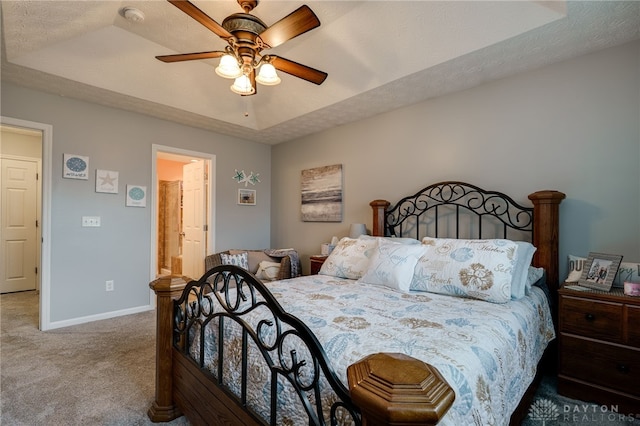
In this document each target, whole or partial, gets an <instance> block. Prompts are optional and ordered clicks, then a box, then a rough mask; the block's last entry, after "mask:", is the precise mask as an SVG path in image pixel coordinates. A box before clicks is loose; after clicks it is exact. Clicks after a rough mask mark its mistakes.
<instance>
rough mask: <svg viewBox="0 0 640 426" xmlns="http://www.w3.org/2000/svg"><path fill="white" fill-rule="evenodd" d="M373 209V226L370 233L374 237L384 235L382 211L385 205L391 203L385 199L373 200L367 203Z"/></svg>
mask: <svg viewBox="0 0 640 426" xmlns="http://www.w3.org/2000/svg"><path fill="white" fill-rule="evenodd" d="M369 205H370V206H371V208H372V209H373V226H372V228H371V235H373V236H374V237H384V236H385V235H384V213H385V212H386V211H387V207H389V206H390V205H391V203H390V202H388V201H387V200H373V201H372V202H370V203H369Z"/></svg>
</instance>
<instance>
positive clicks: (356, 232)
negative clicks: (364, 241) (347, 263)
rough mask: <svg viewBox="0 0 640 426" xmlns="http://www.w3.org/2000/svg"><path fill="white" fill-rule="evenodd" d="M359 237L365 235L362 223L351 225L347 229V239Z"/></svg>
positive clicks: (365, 229) (365, 228)
mask: <svg viewBox="0 0 640 426" xmlns="http://www.w3.org/2000/svg"><path fill="white" fill-rule="evenodd" d="M360 235H367V227H366V226H364V223H352V224H351V226H350V227H349V238H358V237H359V236H360Z"/></svg>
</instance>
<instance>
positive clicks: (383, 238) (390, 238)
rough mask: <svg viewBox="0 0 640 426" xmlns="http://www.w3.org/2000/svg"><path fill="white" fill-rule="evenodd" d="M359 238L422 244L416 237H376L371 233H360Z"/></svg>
mask: <svg viewBox="0 0 640 426" xmlns="http://www.w3.org/2000/svg"><path fill="white" fill-rule="evenodd" d="M358 238H362V239H368V240H385V241H391V242H392V243H398V244H420V241H419V240H416V239H415V238H401V237H374V236H371V235H360V236H359V237H358Z"/></svg>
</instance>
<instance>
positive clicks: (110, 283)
mask: <svg viewBox="0 0 640 426" xmlns="http://www.w3.org/2000/svg"><path fill="white" fill-rule="evenodd" d="M105 290H106V291H113V280H109V281H107V282H106V283H105Z"/></svg>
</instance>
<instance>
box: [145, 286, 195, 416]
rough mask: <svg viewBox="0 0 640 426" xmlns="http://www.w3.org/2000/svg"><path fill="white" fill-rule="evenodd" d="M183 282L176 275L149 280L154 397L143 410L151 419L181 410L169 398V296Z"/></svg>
mask: <svg viewBox="0 0 640 426" xmlns="http://www.w3.org/2000/svg"><path fill="white" fill-rule="evenodd" d="M186 285H187V282H186V281H185V279H184V278H182V277H179V276H164V277H160V278H158V279H157V280H155V281H152V282H151V283H150V284H149V287H151V289H152V290H153V291H154V292H155V293H156V297H157V301H156V304H157V306H156V311H157V313H156V399H155V401H153V404H152V405H151V407H150V408H149V411H147V415H148V416H149V418H150V419H151V421H152V422H169V421H171V420H173V419H175V418H177V417H180V416H181V415H182V413H181V412H180V410H178V408H177V407H176V406H175V405H174V401H173V377H172V370H173V356H172V353H173V345H172V339H173V300H174V299H176V298H178V297H180V295H181V294H182V290H184V288H185V286H186Z"/></svg>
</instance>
